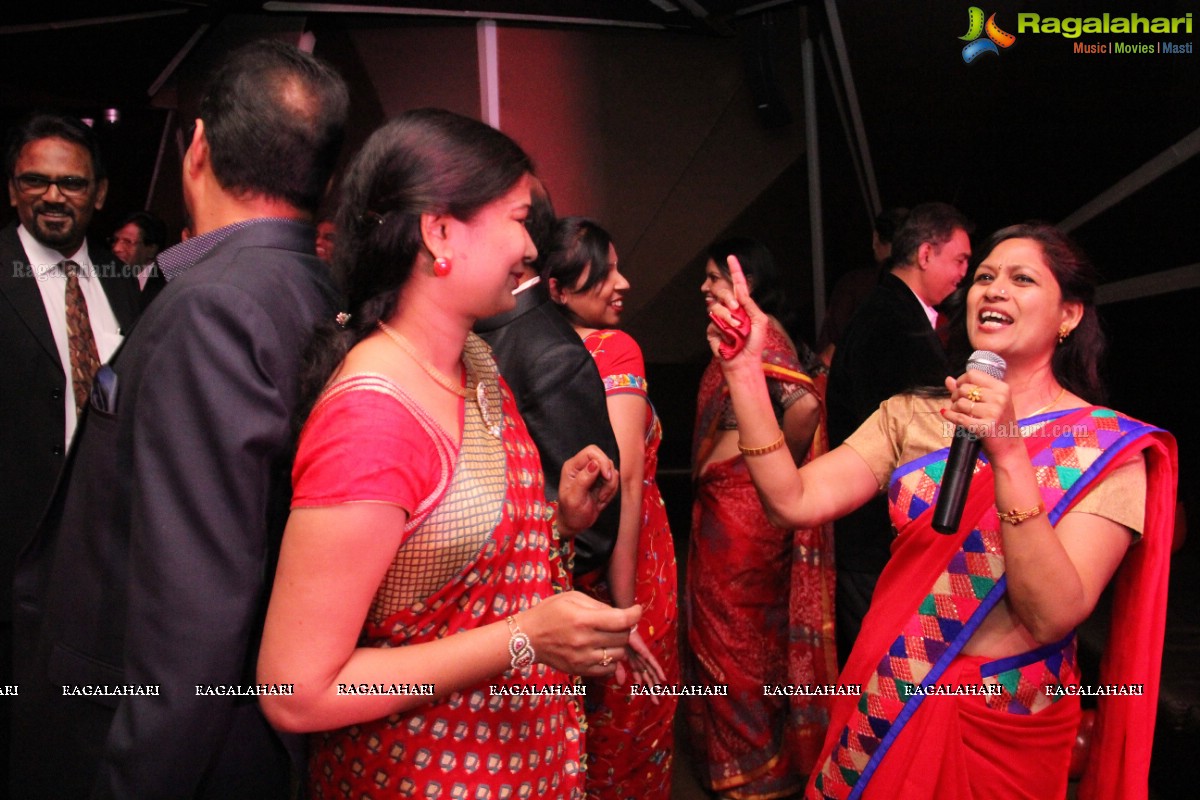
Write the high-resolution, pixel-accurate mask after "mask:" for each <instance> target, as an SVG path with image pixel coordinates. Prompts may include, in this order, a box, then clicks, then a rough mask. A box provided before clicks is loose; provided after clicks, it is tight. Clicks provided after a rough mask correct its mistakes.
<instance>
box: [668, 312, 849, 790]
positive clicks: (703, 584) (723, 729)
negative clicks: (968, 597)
mask: <svg viewBox="0 0 1200 800" xmlns="http://www.w3.org/2000/svg"><path fill="white" fill-rule="evenodd" d="M798 368H799V365H798V364H797V363H796V359H795V356H794V355H792V354H791V351H790V348H789V347H788V346H787V344H786V342H785V341H784V340H783V338H782V337H781V336H779V335H778V334H777V332H775V331H774V330H773V329H772V330H771V332H770V335H769V336H768V342H767V349H766V350H765V351H764V364H763V369H764V371H765V372H766V373H767V377H768V379H769V380H776V381H783V382H786V383H793V384H799V385H802V386H804V387H805V388H807V389H809V390H810V391H812V390H813V389H814V386H813V382H812V381H811V380H810V379H809V378H808V376H806V375H805V374H804V373H802V372H800V371H799V369H798ZM727 402H728V390H727V389H726V387H725V383H724V380H723V378H722V377H721V372H720V365H719V364H717V363H716V361H715V360H714V361H713V362H712V363H710V364H709V367H708V369H707V370H706V371H705V374H704V377H703V379H702V380H701V388H700V397H699V407H698V413H697V430H696V439H695V453H694V457H693V458H694V460H693V463H695V464H697V465H698V464H701V463H703V461H704V459H705V458H706V456H707V454H708V453H709V452H710V451H711V447H712V441H713V439H714V438H715V435H716V422H717V420H718V418H719V416H720V414H721V409H722V406H723V404H725V403H727ZM826 447H827V444H826V438H825V430H824V424H823V422H822V424H821V425H820V427H819V429H818V431H817V433H816V434H815V436H814V439H813V445H812V448H811V449H810V452H809V455H808V459H811V458H814V457H816V456H817V455H819V454H820V453H822V452H824V451H825V449H826ZM694 489H695V501H694V503H693V506H692V536H691V541H690V550H689V555H688V569H687V591H686V597H685V608H686V615H687V616H686V619H687V645H688V646H687V647H686V648H685V650H684V659H685V680H686V682H687V683H689V684H692V685H704V686H716V685H723V686H727V687H728V695H727V696H704V697H685V698H684V701H683V702H684V710H685V713H686V719H687V721H688V725H689V727H690V729H691V732H692V735H693V739H694V740H695V742H696V745H697V747H698V750H699V753H698V755H699V756H700V757H701V759H702V761H703V768H704V769H705V771H706V773H707V783H708V786H709V787H711V788H712V789H713V790H715V791H718V792H721V793H722V794H723V795H724V796H727V797H737V798H773V797H786V796H789V795H794V794H796V793H797V792H799V791H800V790H801V788H802V787H803V783H804V776H805V775H806V774H807V773H808V772H809V771H810V770H811V769H812V768H813V766H814V764H815V763H816V758H817V755H818V753H819V752H820V746H821V742H822V741H823V739H824V736H825V729H826V725H827V722H828V712H829V708H828V706H829V703H828V700H827V698H825V697H821V696H813V694H812V693H809V694H802V693H801V694H798V693H794V692H793V693H790V694H788V693H784V692H779V693H778V694H775V693H772V694H771V695H768V694H767V687H772V689H775V688H777V687H778V688H782V687H801V688H802V689H807V688H808V687H813V688H818V687H823V686H828V685H831V684H833V683H834V682H835V680H836V677H837V665H836V650H835V645H834V639H833V594H834V571H833V547H832V540H831V531H830V529H829V526H822V527H819V528H811V529H804V530H795V531H789V530H783V529H781V528H777V527H775V526H773V525H771V523H770V522H769V521H768V520H767V517H766V513H765V512H764V511H763V508H762V504H761V502H760V501H759V499H758V494H757V492H756V490H755V488H754V484H753V482H752V481H751V479H750V474H749V471H748V470H747V468H746V464H745V461H744V460H743V459H742V457H741V456H740V455H739V456H735V457H733V458H730V459H727V460H725V461H720V462H715V463H712V464H709V465H708V466H707V467H706V468H705V469H704V471H703V473H702V474H700V475H698V476H697V477H696V479H695V486H694Z"/></svg>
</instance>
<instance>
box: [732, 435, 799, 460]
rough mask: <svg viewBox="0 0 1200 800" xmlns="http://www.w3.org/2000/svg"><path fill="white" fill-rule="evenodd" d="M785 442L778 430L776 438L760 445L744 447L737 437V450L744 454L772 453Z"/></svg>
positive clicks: (761, 454) (759, 454)
mask: <svg viewBox="0 0 1200 800" xmlns="http://www.w3.org/2000/svg"><path fill="white" fill-rule="evenodd" d="M785 444H787V441H786V440H785V439H784V438H783V431H780V432H779V438H778V439H776V440H775V441H773V442H771V443H770V444H768V445H763V446H762V447H745V446H743V445H742V441H741V439H738V450H739V451H741V454H742V455H744V456H765V455H766V454H767V453H774V452H775V451H776V450H778V449H779V448H781V447H783V446H784V445H785Z"/></svg>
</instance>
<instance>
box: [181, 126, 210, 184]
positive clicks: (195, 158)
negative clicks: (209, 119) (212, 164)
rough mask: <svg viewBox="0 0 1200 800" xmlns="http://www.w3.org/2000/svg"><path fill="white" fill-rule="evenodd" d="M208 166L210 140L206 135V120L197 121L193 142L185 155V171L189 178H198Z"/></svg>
mask: <svg viewBox="0 0 1200 800" xmlns="http://www.w3.org/2000/svg"><path fill="white" fill-rule="evenodd" d="M207 164H208V139H207V138H206V137H205V135H204V120H202V119H197V120H196V130H195V131H194V132H193V133H192V141H191V142H189V143H188V147H187V151H186V152H185V153H184V154H183V169H184V172H185V173H186V174H187V176H188V177H189V178H197V177H199V175H200V173H201V172H203V171H204V168H205V166H206V165H207Z"/></svg>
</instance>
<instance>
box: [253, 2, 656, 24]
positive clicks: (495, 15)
mask: <svg viewBox="0 0 1200 800" xmlns="http://www.w3.org/2000/svg"><path fill="white" fill-rule="evenodd" d="M263 10H264V11H272V12H275V11H278V12H283V13H288V14H297V13H298V14H383V15H391V16H403V17H441V18H446V19H461V20H477V19H492V20H497V21H500V22H536V23H542V24H548V25H591V26H598V27H607V28H641V29H646V30H658V31H662V30H666V29H667V26H666V25H660V24H658V23H657V22H634V21H631V20H623V19H591V18H588V17H560V16H554V15H551V14H512V13H506V12H501V11H469V10H467V11H454V10H451V9H445V8H416V7H412V6H368V5H353V4H348V3H299V2H291V0H269V2H266V3H263Z"/></svg>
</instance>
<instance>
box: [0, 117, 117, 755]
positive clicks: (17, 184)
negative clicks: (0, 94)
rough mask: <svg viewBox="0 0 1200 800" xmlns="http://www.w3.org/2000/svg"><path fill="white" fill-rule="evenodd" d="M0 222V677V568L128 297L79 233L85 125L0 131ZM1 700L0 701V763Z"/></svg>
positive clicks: (3, 596)
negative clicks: (1, 196)
mask: <svg viewBox="0 0 1200 800" xmlns="http://www.w3.org/2000/svg"><path fill="white" fill-rule="evenodd" d="M4 167H5V177H6V178H7V181H8V197H9V202H10V203H12V206H13V207H14V208H15V209H16V210H17V221H16V222H14V223H12V224H10V225H8V226H7V227H5V228H4V229H3V230H0V453H3V455H2V456H0V531H2V534H0V685H10V684H12V683H13V675H12V643H13V639H12V597H11V591H12V588H11V587H12V578H13V567H14V564H15V562H16V559H17V554H18V553H20V551H21V548H22V547H24V546H25V544H26V543H27V542H28V541H29V539H30V538H31V537H32V535H33V532H34V529H35V527H36V526H37V522H38V519H39V518H40V517H41V514H42V511H43V510H45V508H46V504H47V503H48V502H49V501H50V494H51V492H52V491H53V490H54V481H55V480H56V479H57V478H58V474H59V472H60V471H61V470H62V466H63V461H64V458H65V453H66V452H67V448H68V446H69V445H70V443H71V439H72V437H73V435H74V433H75V427H76V423H77V420H78V417H79V413H80V411H81V410H82V408H83V407H84V406H85V405H86V404H87V398H88V393H89V391H90V390H91V382H92V376H93V374H94V373H95V371H96V369H98V368H99V366H100V364H101V363H103V362H104V361H106V360H107V359H108V358H109V357H111V356H112V354H113V351H115V350H116V349H117V347H118V345H119V344H120V342H121V335H122V333H123V332H124V331H126V330H128V329H129V327H130V326H131V325H132V324H133V321H134V318H135V317H136V315H137V309H138V293H137V284H136V283H135V282H134V281H133V279H132V278H131V277H128V276H123V275H122V274H121V272H122V270H121V269H120V265H119V264H117V263H116V262H115V259H114V258H113V255H112V254H111V253H109V252H108V251H106V250H104V249H102V248H99V247H96V246H95V245H94V244H93V245H89V243H88V241H87V232H88V227H89V226H90V224H91V221H92V215H93V214H94V213H95V212H96V211H98V210H100V208H102V207H103V206H104V198H105V195H106V194H107V193H108V179H107V178H106V176H105V171H104V161H103V159H102V158H101V157H100V148H99V145H98V144H97V142H96V137H95V136H94V135H93V133H92V130H91V128H89V127H88V126H87V125H84V124H83V123H82V122H80V121H79V120H77V119H74V118H72V117H67V116H63V115H59V114H34V115H31V116H29V117H27V118H25V119H24V120H23V121H21V122H20V123H19V124H18V125H17V126H16V127H15V128H13V129H12V130H11V131H10V132H9V137H8V141H7V148H6V151H5V161H4ZM10 711H11V704H10V703H8V702H7V701H5V702H0V748H2V749H0V754H2V755H3V758H4V760H3V762H2V763H0V774H3V773H4V772H5V770H6V769H7V764H8V761H7V754H8V735H9V728H10V724H9V717H10Z"/></svg>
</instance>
